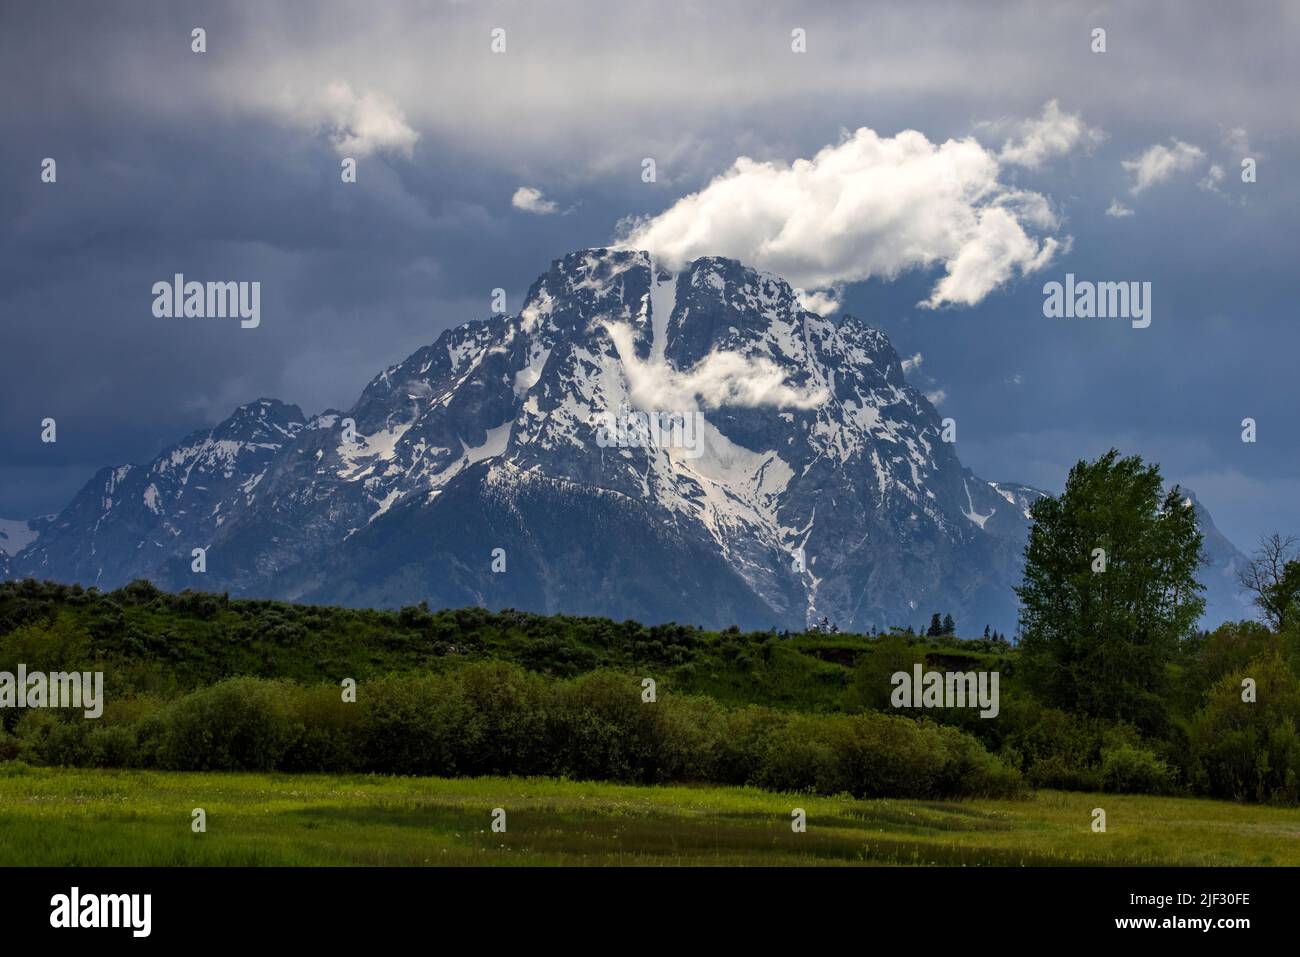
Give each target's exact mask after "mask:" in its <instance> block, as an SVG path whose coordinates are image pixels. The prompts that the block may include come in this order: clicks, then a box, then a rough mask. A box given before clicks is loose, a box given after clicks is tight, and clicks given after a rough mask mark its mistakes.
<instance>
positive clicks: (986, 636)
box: [984, 625, 989, 638]
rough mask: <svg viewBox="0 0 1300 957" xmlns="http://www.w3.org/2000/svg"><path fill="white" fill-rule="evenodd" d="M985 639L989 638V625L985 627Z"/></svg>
mask: <svg viewBox="0 0 1300 957" xmlns="http://www.w3.org/2000/svg"><path fill="white" fill-rule="evenodd" d="M984 637H985V638H988V637H989V626H988V625H985V626H984Z"/></svg>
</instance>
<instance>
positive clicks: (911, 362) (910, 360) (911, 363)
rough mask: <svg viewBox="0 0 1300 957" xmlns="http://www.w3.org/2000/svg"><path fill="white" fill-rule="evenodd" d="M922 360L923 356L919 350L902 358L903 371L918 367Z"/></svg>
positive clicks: (923, 359)
mask: <svg viewBox="0 0 1300 957" xmlns="http://www.w3.org/2000/svg"><path fill="white" fill-rule="evenodd" d="M924 361H925V356H923V355H921V353H919V352H917V353H914V354H913V355H910V356H908V357H907V358H905V359H904V360H903V371H904V372H911V371H912V370H913V369H918V368H920V366H921V363H922V362H924Z"/></svg>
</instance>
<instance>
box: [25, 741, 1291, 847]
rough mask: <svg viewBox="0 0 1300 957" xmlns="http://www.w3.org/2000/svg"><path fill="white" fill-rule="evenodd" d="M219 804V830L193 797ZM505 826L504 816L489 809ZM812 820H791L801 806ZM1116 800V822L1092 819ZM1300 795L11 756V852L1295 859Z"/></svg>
mask: <svg viewBox="0 0 1300 957" xmlns="http://www.w3.org/2000/svg"><path fill="white" fill-rule="evenodd" d="M196 807H201V808H203V809H204V810H205V811H206V812H207V833H204V834H195V833H193V832H192V831H191V828H190V821H191V816H190V815H191V811H192V809H194V808H196ZM497 807H501V808H504V809H505V810H506V813H507V825H508V829H507V832H506V833H504V834H499V833H493V832H492V830H491V827H490V821H491V813H492V809H493V808H497ZM795 807H801V808H804V809H805V810H806V811H807V815H808V830H807V832H806V833H803V834H796V833H793V832H792V830H791V827H790V812H791V809H792V808H795ZM1095 807H1101V808H1104V809H1105V811H1106V815H1107V832H1106V833H1105V834H1094V833H1092V831H1091V827H1090V824H1091V820H1092V809H1093V808H1095ZM1298 838H1300V810H1296V809H1282V808H1267V807H1258V806H1250V805H1236V804H1228V803H1224V802H1219V801H1207V800H1200V799H1184V798H1154V797H1136V796H1135V797H1121V796H1116V795H1098V794H1073V793H1064V792H1056V791H1042V792H1039V793H1038V795H1037V796H1036V797H1035V798H1032V799H1030V800H1025V801H996V800H995V801H988V800H981V801H952V802H937V801H902V800H888V801H858V800H853V799H851V798H847V797H844V798H821V797H811V796H808V795H792V794H774V793H771V792H767V791H760V790H757V789H753V788H720V787H694V786H691V787H636V786H627V785H615V784H598V783H590V782H573V781H559V780H553V779H543V778H462V779H442V778H386V777H365V776H330V775H281V774H206V773H205V774H184V773H164V772H146V771H86V770H69V769H58V768H27V767H25V766H21V765H8V766H5V765H0V865H5V866H12V865H109V864H113V865H453V864H456V865H463V864H479V865H484V864H493V865H495V864H587V865H620V864H623V865H660V864H723V865H725V864H745V865H792V864H793V865H804V864H884V865H890V864H894V865H912V864H943V865H1013V866H1014V865H1106V864H1139V865H1142V864H1172V865H1179V864H1186V865H1211V864H1217V865H1242V864H1246V865H1300V840H1297V839H1298Z"/></svg>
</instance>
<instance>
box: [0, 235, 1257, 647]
mask: <svg viewBox="0 0 1300 957" xmlns="http://www.w3.org/2000/svg"><path fill="white" fill-rule="evenodd" d="M943 432H944V429H943V423H942V420H941V417H940V416H939V414H938V412H937V411H936V410H935V409H934V407H933V406H932V405H931V404H930V403H929V402H928V401H927V400H926V399H925V398H924V396H922V395H921V394H920V393H919V392H917V391H916V390H915V389H913V388H912V387H911V386H909V385H908V384H907V383H906V382H905V381H904V378H903V366H902V362H901V361H900V358H899V356H898V355H897V354H896V353H895V351H894V349H893V347H892V346H891V345H890V343H889V341H888V339H887V338H886V337H885V336H884V334H883V333H881V332H880V331H879V330H877V329H874V328H872V327H870V326H868V325H867V324H866V323H864V322H862V321H861V320H859V319H857V318H855V317H853V316H843V317H841V318H840V319H839V320H838V321H831V320H829V319H826V318H822V317H819V316H817V315H815V314H813V313H811V312H808V311H806V310H804V309H803V308H802V307H801V306H800V304H799V302H798V299H797V297H796V293H795V291H794V290H792V289H791V288H790V287H789V286H788V285H787V284H786V283H785V282H784V281H782V280H781V279H779V278H777V277H775V276H772V275H770V274H765V273H760V272H756V271H754V270H752V269H748V268H746V267H744V266H743V265H741V264H740V263H737V262H735V261H732V260H726V259H717V258H705V259H698V260H696V261H694V262H692V263H690V264H688V265H686V266H684V267H682V268H681V269H680V270H678V271H676V272H671V271H669V270H668V269H666V268H664V267H663V266H662V265H661V264H658V263H656V262H654V261H653V260H652V259H651V257H650V256H649V255H648V254H646V253H644V252H636V251H630V250H617V249H593V250H586V251H582V252H577V253H573V254H571V255H569V256H566V257H565V258H563V259H560V260H557V261H556V262H554V263H553V264H552V266H551V268H550V270H549V271H548V272H547V273H546V274H545V275H543V276H542V277H541V278H539V279H538V280H537V281H536V282H535V283H534V284H533V286H532V288H531V289H530V290H529V292H528V295H527V297H526V300H525V302H524V305H523V308H522V310H521V311H520V312H519V313H518V314H517V315H514V316H494V317H492V318H490V319H487V320H484V321H476V322H470V323H467V324H465V325H462V326H459V327H457V328H455V329H451V330H448V331H447V332H445V333H443V334H442V335H441V336H440V337H439V339H438V341H437V342H435V343H434V344H432V345H430V346H427V347H425V348H423V349H421V350H419V351H418V352H416V353H415V354H414V355H412V356H410V357H409V358H407V359H406V360H405V361H403V362H401V363H399V364H398V365H395V366H393V367H391V368H389V369H386V370H385V371H383V372H382V373H380V375H378V376H377V377H376V378H375V379H374V380H373V381H372V382H370V384H369V385H368V386H366V388H365V390H364V391H363V392H362V394H361V397H360V398H359V399H358V401H357V403H356V404H355V405H354V406H353V407H352V408H351V409H349V410H347V411H346V412H339V411H329V412H326V413H324V414H321V415H318V416H315V417H314V418H310V419H308V418H306V417H305V416H303V414H302V413H301V412H300V411H299V410H298V409H297V408H296V407H294V406H289V405H285V404H283V403H280V402H277V401H273V400H269V399H262V400H258V401H256V402H252V403H250V404H248V405H245V406H242V407H241V408H240V409H239V410H237V411H236V412H235V414H234V415H233V416H232V417H231V418H230V419H228V420H226V421H225V422H223V423H221V424H220V425H218V426H217V427H215V428H213V429H210V430H206V431H201V432H196V433H194V434H193V435H191V436H189V437H187V438H186V439H185V440H184V441H182V442H181V443H180V444H178V445H177V446H175V447H173V448H171V449H168V450H166V451H165V452H164V453H163V454H162V455H160V456H159V457H158V458H157V459H156V460H154V461H153V462H152V463H150V464H149V465H146V466H129V465H126V466H120V467H118V468H111V469H104V470H102V471H101V472H100V473H99V474H97V475H96V476H95V478H94V479H92V481H91V482H90V483H88V484H87V486H86V487H85V488H84V489H83V490H82V491H81V492H80V493H79V494H78V496H77V497H76V498H75V499H74V501H73V502H72V503H71V504H70V505H69V506H68V507H67V508H66V509H65V510H64V511H63V512H62V513H60V514H59V515H58V517H57V518H56V519H54V520H53V521H51V522H50V523H49V524H48V526H46V527H45V528H44V530H43V531H42V533H41V534H40V536H39V537H38V538H37V539H36V540H35V541H33V542H31V543H30V544H28V545H27V546H26V547H25V548H23V549H22V550H21V551H19V552H18V553H17V554H15V555H12V556H7V558H8V561H9V563H10V564H11V566H12V567H11V568H10V569H9V570H8V572H7V574H10V575H14V576H34V577H43V578H52V579H56V580H65V581H79V582H82V583H83V584H87V585H92V584H93V585H98V586H99V587H101V588H106V587H112V586H117V585H121V584H124V583H126V582H128V581H130V580H131V579H133V578H137V577H147V578H151V579H153V580H155V581H156V582H158V583H159V584H160V585H161V586H163V587H168V588H173V589H181V588H186V587H191V588H196V589H203V590H209V591H223V590H226V591H229V592H230V593H231V594H233V595H242V596H257V597H277V598H286V599H292V600H303V601H312V602H325V603H336V604H346V605H358V606H361V605H367V606H370V605H373V606H396V605H404V604H412V603H416V602H419V601H422V600H423V601H427V602H428V603H429V604H430V605H431V606H435V607H442V606H462V605H471V604H483V605H486V606H488V607H492V608H502V607H514V608H520V609H527V610H532V611H539V612H549V613H554V612H562V613H568V614H598V615H606V616H609V617H613V618H618V619H623V618H636V619H639V620H642V621H645V622H648V623H656V622H665V621H679V622H689V623H696V624H701V625H705V626H713V627H723V626H727V625H731V624H738V625H740V626H741V627H744V628H767V627H777V628H802V627H804V626H805V625H806V624H807V623H808V622H810V621H815V620H819V619H820V618H822V617H823V616H825V617H826V618H828V619H829V620H830V621H832V622H835V623H836V624H838V626H839V627H840V628H841V629H844V630H854V631H864V630H868V629H870V628H871V627H872V626H876V627H881V628H883V627H886V626H888V625H894V624H905V623H910V624H923V623H924V622H925V621H927V620H928V618H929V615H930V613H931V612H932V611H935V610H939V611H943V612H949V613H951V614H953V615H954V617H955V618H956V619H957V621H958V622H959V624H960V625H961V626H962V628H961V630H963V631H969V632H974V631H977V630H979V629H982V627H983V625H984V624H986V623H989V624H992V625H993V626H994V627H995V628H998V629H999V630H1002V631H1006V632H1011V631H1013V630H1014V627H1015V620H1016V599H1015V595H1014V593H1013V591H1012V587H1013V586H1014V585H1015V584H1018V583H1019V580H1020V565H1021V553H1022V550H1023V547H1024V542H1025V538H1026V533H1027V530H1028V526H1029V520H1028V514H1027V509H1028V507H1029V505H1030V504H1031V503H1032V501H1033V500H1034V499H1035V498H1036V497H1037V496H1039V495H1041V494H1043V493H1042V492H1039V491H1038V490H1035V489H1031V488H1028V487H1026V486H1021V485H1016V484H1013V483H1005V482H989V481H985V480H984V479H981V478H979V477H977V476H975V475H974V474H972V473H971V471H970V470H969V469H967V468H965V467H963V466H962V464H961V462H960V461H959V460H958V458H957V453H956V448H955V445H954V444H953V443H952V442H948V441H944V436H943ZM1204 522H1205V523H1207V524H1208V526H1209V527H1210V528H1212V527H1213V526H1212V522H1209V517H1208V515H1206V516H1204ZM1215 534H1216V535H1217V530H1216V531H1215ZM1207 538H1208V536H1207ZM1218 538H1219V539H1222V536H1218ZM1216 541H1217V540H1216ZM1222 544H1223V545H1224V546H1226V549H1221V550H1220V553H1219V554H1218V559H1219V560H1222V561H1230V560H1236V559H1237V558H1239V557H1240V556H1239V555H1238V554H1237V553H1236V550H1235V549H1232V547H1231V545H1230V544H1228V543H1227V541H1226V539H1223V542H1222ZM196 548H201V549H204V550H205V551H204V562H205V564H206V570H205V571H203V572H196V571H194V570H193V568H194V565H193V558H192V556H193V550H194V549H196ZM5 573H6V572H5V570H4V568H3V567H2V566H0V574H5ZM1238 617H1239V616H1238Z"/></svg>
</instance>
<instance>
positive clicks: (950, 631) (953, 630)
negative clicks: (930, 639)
mask: <svg viewBox="0 0 1300 957" xmlns="http://www.w3.org/2000/svg"><path fill="white" fill-rule="evenodd" d="M940 634H944V635H956V634H957V623H956V622H955V621H953V620H952V615H944V616H943V631H942V632H940Z"/></svg>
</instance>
